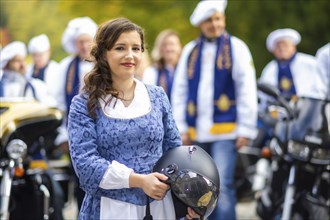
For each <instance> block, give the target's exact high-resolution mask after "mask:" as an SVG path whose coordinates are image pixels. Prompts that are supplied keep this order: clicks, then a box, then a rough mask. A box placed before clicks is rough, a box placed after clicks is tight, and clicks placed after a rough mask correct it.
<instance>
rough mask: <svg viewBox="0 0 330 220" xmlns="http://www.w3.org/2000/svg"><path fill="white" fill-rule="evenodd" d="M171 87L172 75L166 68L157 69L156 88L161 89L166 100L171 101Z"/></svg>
mask: <svg viewBox="0 0 330 220" xmlns="http://www.w3.org/2000/svg"><path fill="white" fill-rule="evenodd" d="M172 85H173V73H171V71H170V70H169V69H167V68H166V67H163V68H161V69H158V78H157V86H161V87H163V89H164V90H165V92H166V94H167V96H168V99H169V100H170V101H171V91H172Z"/></svg>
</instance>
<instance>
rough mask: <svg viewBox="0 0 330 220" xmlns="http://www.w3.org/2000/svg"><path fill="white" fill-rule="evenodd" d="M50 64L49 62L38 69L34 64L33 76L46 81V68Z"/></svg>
mask: <svg viewBox="0 0 330 220" xmlns="http://www.w3.org/2000/svg"><path fill="white" fill-rule="evenodd" d="M48 64H49V63H47V65H46V66H44V67H43V68H40V69H37V68H36V67H35V66H33V75H32V77H33V78H36V79H40V80H42V81H44V79H45V70H46V69H47V67H48Z"/></svg>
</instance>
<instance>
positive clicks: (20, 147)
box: [6, 139, 27, 160]
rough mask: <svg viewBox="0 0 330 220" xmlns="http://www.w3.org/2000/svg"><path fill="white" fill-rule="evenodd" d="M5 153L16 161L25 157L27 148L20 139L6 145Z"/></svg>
mask: <svg viewBox="0 0 330 220" xmlns="http://www.w3.org/2000/svg"><path fill="white" fill-rule="evenodd" d="M6 150H7V153H8V156H9V157H10V158H11V159H14V160H17V159H19V158H22V157H24V156H25V155H26V151H27V146H26V143H25V142H24V141H22V140H20V139H14V140H11V141H10V142H9V144H8V145H7V148H6Z"/></svg>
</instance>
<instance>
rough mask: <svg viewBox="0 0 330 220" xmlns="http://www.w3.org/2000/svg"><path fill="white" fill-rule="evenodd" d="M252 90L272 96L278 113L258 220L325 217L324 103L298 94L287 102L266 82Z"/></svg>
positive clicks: (328, 160) (328, 140) (328, 141)
mask: <svg viewBox="0 0 330 220" xmlns="http://www.w3.org/2000/svg"><path fill="white" fill-rule="evenodd" d="M258 89H259V90H260V91H262V92H264V93H265V94H267V95H269V96H271V97H273V98H274V99H276V101H277V103H278V107H279V112H282V113H283V114H282V115H283V117H281V118H280V120H279V121H278V122H277V123H276V125H275V129H274V136H273V138H272V139H271V142H270V149H271V153H272V156H271V158H270V160H269V166H267V167H268V170H266V171H265V173H268V175H267V177H266V180H265V181H264V183H265V185H264V187H263V188H262V190H260V191H259V192H258V194H257V195H258V196H257V214H258V215H259V216H260V217H261V218H262V219H283V220H287V219H329V217H330V211H329V210H330V194H329V189H330V178H329V177H330V132H329V130H330V115H329V114H330V101H329V100H320V99H315V98H308V97H300V98H299V99H298V100H297V101H296V102H295V103H289V102H288V101H286V100H285V99H284V98H283V97H281V96H280V94H279V92H278V91H277V89H276V88H274V87H272V86H270V85H267V84H262V83H259V84H258Z"/></svg>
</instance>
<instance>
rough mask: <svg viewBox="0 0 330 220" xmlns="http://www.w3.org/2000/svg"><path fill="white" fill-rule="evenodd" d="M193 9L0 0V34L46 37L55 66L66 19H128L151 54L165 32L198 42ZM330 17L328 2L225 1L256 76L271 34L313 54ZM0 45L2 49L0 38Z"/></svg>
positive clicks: (187, 2) (142, 1)
mask: <svg viewBox="0 0 330 220" xmlns="http://www.w3.org/2000/svg"><path fill="white" fill-rule="evenodd" d="M197 3H198V0H107V1H102V0H76V1H75V0H27V1H15V0H1V1H0V19H1V21H0V28H7V29H8V30H9V33H10V38H11V40H20V41H23V42H25V43H28V41H29V39H31V38H32V37H33V36H35V35H38V34H41V33H45V34H47V35H48V37H49V38H50V41H51V45H52V51H53V58H54V59H55V60H57V61H59V60H61V59H62V58H63V57H65V56H66V55H67V54H66V53H65V52H64V50H63V48H62V45H61V38H62V34H63V32H64V29H65V27H66V25H67V23H68V21H69V20H70V19H73V18H75V17H80V16H89V17H91V18H92V19H93V20H94V21H95V22H96V23H98V24H100V23H102V22H105V21H107V20H109V19H113V18H116V17H127V18H129V19H131V20H132V21H133V22H135V23H137V24H139V25H140V26H141V27H143V28H144V29H145V33H146V43H147V48H148V50H149V51H151V49H152V47H153V43H154V40H155V38H156V36H157V34H158V33H159V32H160V31H161V30H163V29H165V28H172V29H174V30H175V31H177V32H178V33H179V35H180V37H181V40H182V43H183V44H186V43H187V42H189V41H190V40H192V39H195V38H196V37H198V34H199V30H198V29H197V28H194V27H192V26H191V24H190V22H189V17H190V15H191V13H192V12H193V10H194V8H195V6H196V4H197ZM329 12H330V1H327V0H286V1H285V0H228V7H227V9H226V16H227V29H228V31H229V33H231V34H232V35H234V36H237V37H239V38H240V39H242V40H243V41H245V42H246V43H247V45H248V46H249V48H250V50H251V53H252V56H253V58H254V62H255V66H256V70H257V74H258V75H259V74H260V72H261V71H262V68H263V67H264V66H265V65H266V64H267V63H268V62H269V61H270V60H271V59H272V55H271V54H270V53H269V52H268V51H267V50H266V43H265V41H266V38H267V36H268V34H269V33H270V32H271V31H273V30H275V29H277V28H286V27H290V28H293V29H296V30H297V31H298V32H299V33H300V34H301V35H302V42H301V44H300V45H299V46H298V49H299V50H300V51H302V52H305V53H309V54H315V52H316V50H317V49H318V48H319V47H321V46H322V45H324V44H325V43H327V42H329V39H330V13H329ZM0 33H1V32H0ZM0 41H1V42H0V43H1V44H5V43H6V42H2V37H1V36H0Z"/></svg>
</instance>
